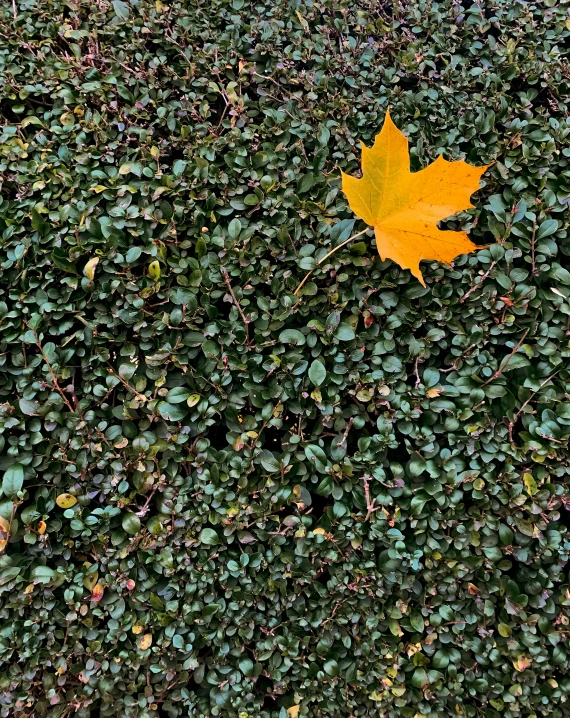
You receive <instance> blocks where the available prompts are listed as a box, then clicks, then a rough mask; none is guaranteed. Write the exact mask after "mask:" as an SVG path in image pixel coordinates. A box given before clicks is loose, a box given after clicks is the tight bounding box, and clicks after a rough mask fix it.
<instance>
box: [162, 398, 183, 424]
mask: <svg viewBox="0 0 570 718" xmlns="http://www.w3.org/2000/svg"><path fill="white" fill-rule="evenodd" d="M158 411H159V413H160V415H161V416H162V417H163V418H164V419H168V420H169V421H182V419H184V418H185V417H186V415H187V414H188V411H187V410H186V408H185V407H183V406H177V405H175V404H169V403H168V402H166V401H163V402H161V403H160V404H159V405H158Z"/></svg>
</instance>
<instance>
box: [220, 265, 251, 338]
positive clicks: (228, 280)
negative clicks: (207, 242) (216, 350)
mask: <svg viewBox="0 0 570 718" xmlns="http://www.w3.org/2000/svg"><path fill="white" fill-rule="evenodd" d="M220 270H221V272H222V275H223V277H224V280H225V282H226V285H227V287H228V291H229V293H230V294H231V295H232V299H233V300H234V304H235V305H236V307H237V310H238V312H239V313H240V315H241V318H242V320H243V323H244V324H245V343H246V344H247V345H248V346H249V325H250V322H251V320H250V319H248V318H247V317H246V316H245V314H244V312H243V309H242V308H241V305H240V303H239V302H238V300H237V297H236V295H235V294H234V290H233V289H232V285H231V283H230V275H229V274H228V272H227V269H226V268H225V267H220Z"/></svg>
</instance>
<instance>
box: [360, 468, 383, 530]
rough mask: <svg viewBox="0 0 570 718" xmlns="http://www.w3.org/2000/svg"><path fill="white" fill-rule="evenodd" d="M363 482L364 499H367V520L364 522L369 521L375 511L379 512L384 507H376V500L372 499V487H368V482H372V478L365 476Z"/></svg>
mask: <svg viewBox="0 0 570 718" xmlns="http://www.w3.org/2000/svg"><path fill="white" fill-rule="evenodd" d="M362 481H363V482H364V498H365V499H366V518H365V519H364V520H365V521H368V519H369V518H370V517H371V516H372V514H373V513H374V512H375V511H379V510H380V509H381V508H382V507H381V506H375V503H376V499H371V498H370V486H369V485H368V482H369V481H370V477H369V476H363V477H362Z"/></svg>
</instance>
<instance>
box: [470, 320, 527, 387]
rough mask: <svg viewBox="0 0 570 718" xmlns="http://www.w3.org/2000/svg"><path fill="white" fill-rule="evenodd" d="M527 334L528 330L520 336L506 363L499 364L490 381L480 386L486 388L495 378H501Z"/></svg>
mask: <svg viewBox="0 0 570 718" xmlns="http://www.w3.org/2000/svg"><path fill="white" fill-rule="evenodd" d="M527 334H528V329H527V330H526V332H525V333H524V334H523V335H522V337H521V338H520V340H519V342H518V343H517V345H516V346H515V348H514V349H513V351H512V352H511V353H510V354H509V356H508V357H507V361H506V362H504V363H503V364H501V366H500V367H499V368H498V369H497V371H496V372H495V373H494V374H493V376H492V377H491V378H490V379H487V381H486V382H485V383H484V384H482V385H481V386H487V384H490V383H491V382H492V381H494V380H495V379H497V377H499V376H501V374H502V373H503V372H504V371H505V369H506V367H507V364H508V363H509V362H510V361H511V359H512V358H513V356H514V355H515V354H516V353H517V352H518V350H519V348H520V345H521V344H522V343H523V342H524V340H525V337H526V335H527Z"/></svg>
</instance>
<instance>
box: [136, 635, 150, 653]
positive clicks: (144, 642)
mask: <svg viewBox="0 0 570 718" xmlns="http://www.w3.org/2000/svg"><path fill="white" fill-rule="evenodd" d="M151 646H152V633H145V634H144V636H143V637H142V638H141V639H140V641H139V648H140V649H141V651H146V650H147V648H150V647H151Z"/></svg>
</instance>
